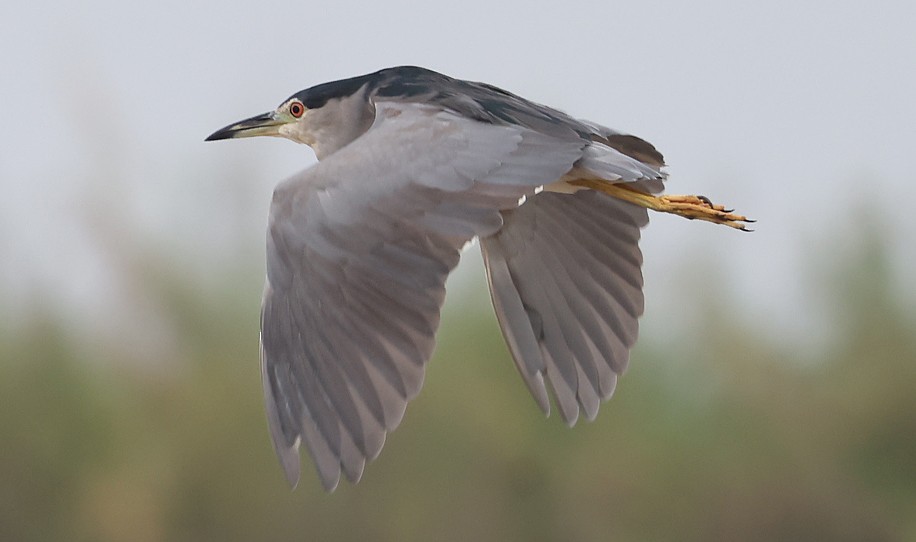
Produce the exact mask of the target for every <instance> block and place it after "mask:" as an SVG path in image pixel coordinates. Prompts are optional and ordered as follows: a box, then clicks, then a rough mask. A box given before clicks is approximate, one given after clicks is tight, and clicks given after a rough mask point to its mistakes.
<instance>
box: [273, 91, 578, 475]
mask: <svg viewBox="0 0 916 542" xmlns="http://www.w3.org/2000/svg"><path fill="white" fill-rule="evenodd" d="M376 107H377V118H376V122H375V124H374V125H373V127H372V128H371V129H370V130H369V131H368V132H366V133H365V134H363V135H362V136H361V137H360V138H358V139H357V140H355V141H354V142H353V143H351V144H350V145H347V146H345V147H344V148H342V149H340V150H339V151H337V152H336V153H334V154H333V155H330V156H328V157H327V158H326V159H324V160H323V161H321V162H320V163H318V164H317V165H315V166H314V167H312V168H310V169H309V170H307V171H305V172H303V173H302V174H300V175H298V176H296V177H294V178H292V179H290V180H288V181H286V182H284V183H283V184H281V185H280V186H278V187H277V190H276V191H275V193H274V200H273V204H272V207H271V212H270V226H269V232H268V239H267V241H268V243H267V284H266V287H265V292H264V301H263V307H262V315H261V351H262V355H261V358H262V359H261V367H262V379H263V385H264V392H265V398H266V402H267V413H268V419H269V423H270V432H271V436H272V438H273V442H274V446H275V449H276V451H277V455H278V456H279V458H280V461H281V463H282V465H283V468H284V470H285V472H286V475H287V478H288V480H289V481H290V483H291V484H293V485H295V484H296V482H297V481H298V479H299V454H298V448H299V445H300V443H301V442H304V443H305V445H306V446H307V448H308V449H309V452H310V453H311V456H312V458H313V460H314V461H315V464H316V466H317V469H318V474H319V477H320V479H321V482H322V484H323V485H324V487H325V488H326V489H328V490H331V489H333V488H334V487H336V485H337V483H338V481H339V478H340V471H341V469H342V470H343V471H344V473H345V474H346V476H347V478H349V479H350V480H351V481H357V480H358V479H359V477H360V476H361V474H362V470H363V467H364V466H365V462H366V461H368V460H371V459H373V458H375V457H376V456H377V455H378V453H379V451H380V450H381V448H382V445H383V444H384V440H385V435H386V433H387V432H388V431H390V430H392V429H394V428H395V427H397V425H398V424H399V423H400V420H401V417H402V416H403V414H404V410H405V408H406V405H407V402H408V401H409V400H410V399H412V398H413V397H414V396H415V395H416V394H417V393H418V391H419V389H420V386H421V384H422V381H423V376H424V370H425V364H426V362H427V360H428V359H429V357H430V355H431V354H432V350H433V346H434V335H435V332H436V328H437V326H438V323H439V311H440V307H441V305H442V302H443V298H444V295H445V288H444V285H445V280H446V277H447V275H448V274H449V272H450V271H451V270H452V269H453V268H454V267H455V265H456V264H457V263H458V258H459V252H460V250H461V248H462V247H463V246H464V244H465V243H466V242H468V241H469V240H471V239H472V238H473V237H475V236H481V237H485V236H489V235H492V234H493V233H495V232H496V231H498V230H499V229H500V228H501V227H502V224H503V218H502V215H501V214H500V211H504V210H507V209H512V208H515V207H517V206H518V204H519V201H520V198H522V197H524V196H533V195H534V193H535V191H536V188H537V187H539V186H541V185H545V184H548V183H550V182H553V181H555V180H556V179H558V178H559V177H561V176H562V175H564V174H565V173H566V172H567V171H569V170H570V168H572V166H573V164H574V163H575V162H576V161H577V160H579V159H580V158H581V157H582V150H583V148H584V147H585V145H586V144H587V142H586V141H583V140H582V139H579V138H577V137H570V138H568V139H558V138H556V137H552V136H547V135H544V134H540V133H538V132H535V131H532V130H530V129H527V128H524V127H520V126H497V125H492V124H486V123H482V122H476V121H473V120H470V119H466V118H462V117H461V116H459V115H456V114H454V113H450V112H448V111H443V110H442V109H441V108H436V107H429V106H424V105H421V104H416V103H397V104H393V103H389V104H386V103H377V104H376Z"/></svg>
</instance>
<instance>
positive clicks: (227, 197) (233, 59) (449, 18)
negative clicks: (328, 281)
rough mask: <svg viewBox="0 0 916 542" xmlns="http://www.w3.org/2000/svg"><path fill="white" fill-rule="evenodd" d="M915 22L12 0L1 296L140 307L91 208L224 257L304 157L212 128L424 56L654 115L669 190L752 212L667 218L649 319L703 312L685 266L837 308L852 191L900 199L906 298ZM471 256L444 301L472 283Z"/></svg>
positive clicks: (847, 4)
mask: <svg viewBox="0 0 916 542" xmlns="http://www.w3.org/2000/svg"><path fill="white" fill-rule="evenodd" d="M914 23H916V2H913V1H912V0H901V1H888V2H875V1H870V2H851V1H839V2H778V1H775V2H774V1H768V2H733V1H712V0H696V1H693V2H651V1H639V2H633V1H629V2H615V1H602V2H550V3H539V2H534V1H521V0H512V1H507V2H503V3H495V2H492V1H480V0H463V1H461V2H448V3H439V2H433V1H425V2H418V1H415V2H408V1H403V0H389V1H386V2H343V1H333V2H330V1H323V2H317V1H308V0H299V1H296V2H251V3H248V4H243V3H240V2H225V1H220V2H215V1H206V2H175V1H161V2H144V3H142V4H138V3H133V2H123V1H100V0H88V1H84V2H50V3H41V2H33V3H28V4H27V3H25V2H5V3H4V4H3V5H2V7H0V74H2V75H0V97H2V101H0V127H2V129H0V149H2V150H0V188H2V197H0V262H2V263H0V303H2V305H3V306H4V308H5V309H6V310H5V311H0V316H2V313H7V316H6V317H5V318H3V319H5V320H7V323H8V322H9V318H10V317H9V315H10V314H16V313H17V312H21V311H28V310H29V305H30V304H31V303H32V302H34V300H35V299H36V296H38V299H41V300H44V301H45V302H47V303H56V302H57V301H58V300H60V301H62V304H63V306H64V307H65V311H66V313H67V314H69V315H70V317H72V318H73V319H74V320H75V321H76V320H78V321H80V322H81V323H82V324H83V325H88V326H106V325H112V324H115V325H116V324H118V323H119V322H124V321H128V322H129V321H130V320H131V318H132V317H133V316H135V315H132V314H131V313H132V312H134V311H142V310H143V309H142V308H140V307H135V306H134V305H133V301H132V299H131V298H129V297H127V296H126V292H127V291H129V287H128V286H126V285H124V284H120V283H119V280H120V279H119V277H118V276H117V273H114V272H112V271H111V267H112V255H111V253H110V250H111V249H112V247H106V246H100V243H99V242H98V240H97V237H98V236H97V231H98V228H103V229H106V228H107V229H109V230H112V231H114V232H115V233H116V235H114V238H115V239H118V240H120V241H121V242H124V241H129V240H130V239H131V238H139V239H143V240H147V241H148V240H150V239H152V240H158V241H157V242H158V243H159V245H160V246H162V247H167V248H169V249H173V250H174V251H175V252H176V254H178V255H181V256H182V259H180V260H176V265H181V266H186V267H187V272H188V273H196V274H200V275H201V276H206V275H207V274H208V273H210V274H212V273H220V272H223V271H225V272H231V270H228V271H227V270H225V269H223V268H222V267H221V262H230V263H232V265H235V263H236V260H235V259H234V256H236V255H237V254H235V251H237V250H239V246H240V243H241V247H242V249H241V250H242V252H245V253H250V255H251V257H252V258H255V259H258V258H263V256H262V255H263V237H264V228H265V223H266V213H267V206H268V202H269V200H270V195H271V190H272V188H273V186H274V184H276V183H277V182H278V181H279V180H281V179H282V178H284V177H286V176H288V175H290V174H292V173H294V172H296V171H297V170H299V169H302V168H303V167H305V166H307V165H309V164H311V163H313V161H314V157H313V155H312V154H311V151H310V150H309V149H307V148H305V147H297V146H296V145H293V144H292V143H289V142H285V141H280V140H273V139H268V140H262V141H258V140H248V141H244V142H223V143H218V144H216V143H204V142H203V139H204V137H206V136H207V135H208V134H209V133H211V132H212V131H214V130H215V129H217V128H220V127H222V126H224V125H226V124H228V123H229V122H232V121H235V120H239V119H242V118H245V117H248V116H250V115H253V114H257V113H261V112H264V111H267V110H269V109H272V108H273V107H275V106H276V105H277V104H278V103H280V101H282V100H283V99H285V98H286V97H288V96H289V95H290V94H292V93H294V92H296V91H298V90H300V89H302V88H306V87H309V86H312V85H314V84H318V83H321V82H325V81H328V80H332V79H339V78H344V77H349V76H353V75H359V74H362V73H366V72H370V71H375V70H377V69H379V68H383V67H387V66H392V65H398V64H417V65H422V66H426V67H429V68H432V69H435V70H438V71H442V72H444V73H447V74H449V75H453V76H456V77H462V78H467V79H474V80H479V81H486V82H490V83H493V84H496V85H498V86H501V87H504V88H506V89H508V90H510V91H513V92H515V93H518V94H521V95H523V96H525V97H527V98H530V99H533V100H535V101H539V102H542V103H546V104H549V105H552V106H555V107H558V108H561V109H563V110H565V111H567V112H569V113H571V114H573V115H575V116H578V117H583V118H588V119H591V120H594V121H596V122H599V123H601V124H606V125H608V126H611V127H614V128H617V129H621V130H625V131H628V132H631V133H634V134H636V135H639V136H641V137H644V138H646V139H648V140H649V141H651V142H653V143H654V144H655V145H656V146H657V147H658V148H659V149H660V150H661V151H662V152H663V153H664V154H665V157H666V159H667V162H668V163H669V164H670V167H669V172H670V174H671V177H670V181H669V185H668V186H669V191H671V192H673V193H698V194H704V195H707V196H709V197H711V198H712V199H713V200H715V201H718V202H721V203H727V204H729V205H732V206H734V207H736V208H737V209H738V210H739V211H742V212H744V213H746V214H747V215H748V216H751V217H753V218H757V219H758V220H759V224H758V225H757V231H756V232H755V233H753V234H743V233H740V232H735V231H731V230H729V229H727V228H723V227H717V226H713V225H711V224H705V223H696V222H688V221H685V220H683V219H680V218H677V217H669V216H655V217H654V219H653V223H652V224H651V225H650V227H649V228H648V229H647V230H646V231H645V232H644V234H643V238H644V242H643V252H644V257H645V266H644V273H645V276H646V284H647V290H646V292H647V313H646V316H645V318H644V321H643V322H644V327H643V333H644V334H646V333H653V334H660V333H663V332H664V331H665V330H667V329H670V328H671V327H672V326H675V327H676V326H677V325H679V323H680V322H685V321H689V320H690V318H691V317H692V316H693V311H692V310H691V308H690V307H688V306H684V305H683V304H680V303H678V301H679V300H681V299H683V297H682V296H681V294H679V293H678V288H681V287H684V286H685V285H687V284H693V282H691V281H695V280H696V279H697V277H696V275H697V274H698V273H699V274H700V278H701V279H703V278H706V279H707V280H708V281H709V282H712V283H714V284H715V285H716V286H717V287H718V288H719V289H720V291H721V292H722V296H723V297H725V296H727V297H730V298H731V299H732V300H733V303H735V304H738V305H741V306H743V307H745V312H744V314H745V315H746V318H747V319H748V321H759V322H760V323H761V325H762V326H763V327H765V328H766V329H768V330H769V331H770V332H772V333H774V334H776V335H780V336H785V338H786V340H790V341H800V342H804V341H805V340H806V339H805V335H806V333H808V331H810V330H811V329H816V328H817V325H818V324H817V323H818V318H819V316H818V311H819V310H821V311H822V310H824V309H823V307H820V308H818V307H817V303H816V296H814V295H812V294H811V293H810V292H811V290H812V289H816V286H817V285H816V284H813V282H812V281H813V279H812V276H813V275H814V274H815V271H814V270H812V269H809V268H806V266H810V259H808V260H804V261H803V260H802V259H801V257H802V256H804V253H805V251H810V250H816V251H817V253H818V254H819V255H823V256H825V258H824V262H825V265H827V264H829V262H830V258H829V255H830V254H831V253H833V252H835V251H838V252H842V251H843V250H844V248H845V245H846V244H847V243H848V240H849V239H850V238H854V237H855V235H856V230H857V229H858V228H859V227H860V224H859V222H857V220H859V219H861V217H862V215H861V214H859V213H858V212H856V211H854V210H853V206H855V205H862V206H864V207H865V208H870V209H872V210H882V209H883V210H885V212H886V213H887V214H886V216H884V217H883V219H882V221H879V226H880V227H881V228H883V231H884V234H885V235H886V236H887V238H888V239H889V240H890V242H891V244H892V247H893V256H894V261H895V270H896V273H897V274H898V276H899V277H900V279H901V282H902V283H904V286H905V287H906V288H907V289H906V291H904V292H901V295H902V296H906V298H907V299H910V300H914V299H916V278H913V276H912V275H913V274H914V272H913V271H912V270H913V269H916V242H914V241H913V239H912V237H913V234H914V231H916V218H914V216H916V213H914V212H913V210H912V208H913V205H912V204H913V202H914V201H916V174H914V171H913V168H912V166H911V157H912V156H913V154H914V152H916V28H914V27H916V24H914ZM226 188H231V189H232V192H229V193H228V194H227V192H226V191H225V190H224V189H226ZM98 217H102V218H98ZM94 230H95V231H94ZM236 236H239V239H240V240H239V241H230V239H233V238H235V237H236ZM121 248H129V247H121ZM472 253H473V254H475V257H474V258H467V260H469V261H470V265H469V264H468V263H467V262H466V263H465V264H464V265H463V267H462V268H461V276H460V277H457V278H458V280H453V281H452V282H451V283H450V292H451V294H452V295H451V298H452V299H453V300H454V299H455V298H456V297H458V296H455V292H456V291H460V290H461V289H462V288H467V287H482V282H481V279H480V277H482V271H481V270H480V266H479V258H477V257H476V250H475V251H472ZM690 260H696V262H697V263H696V264H695V265H694V264H691V266H690V268H691V269H690V271H689V272H687V273H686V275H688V276H687V277H685V273H684V272H682V271H680V269H681V268H680V266H681V265H682V264H683V263H684V262H687V261H690ZM262 265H263V264H262ZM707 271H713V272H711V273H708V276H706V277H704V276H703V275H704V274H705V273H706V272H707ZM261 287H262V285H261V283H253V284H251V285H250V288H251V289H252V291H253V292H256V293H257V294H258V295H259V293H260V290H261ZM453 302H454V301H453ZM257 310H258V309H257V306H253V307H252V313H253V317H252V321H253V322H256V321H257V319H256V313H257ZM7 323H4V324H3V325H7ZM13 325H14V324H13Z"/></svg>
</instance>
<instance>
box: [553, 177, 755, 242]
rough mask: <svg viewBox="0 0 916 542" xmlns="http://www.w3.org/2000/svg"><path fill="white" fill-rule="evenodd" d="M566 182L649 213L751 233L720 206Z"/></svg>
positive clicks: (616, 187) (606, 184)
mask: <svg viewBox="0 0 916 542" xmlns="http://www.w3.org/2000/svg"><path fill="white" fill-rule="evenodd" d="M568 182H569V184H572V185H575V186H583V187H586V188H591V189H592V190H598V191H599V192H604V193H605V194H608V195H609V196H613V197H615V198H617V199H621V200H623V201H626V202H629V203H632V204H634V205H639V206H640V207H645V208H646V209H652V210H653V211H659V212H661V213H671V214H675V215H679V216H682V217H684V218H689V219H691V220H693V219H697V220H705V221H707V222H712V223H713V224H722V225H725V226H728V227H730V228H735V229H737V230H742V231H753V230H749V229H748V228H747V224H748V223H751V222H754V221H753V220H750V219H748V218H747V217H745V216H743V215H737V214H733V213H732V210H731V209H726V208H725V206H724V205H715V204H713V203H712V202H711V201H709V199H707V198H705V197H702V196H674V195H671V196H667V195H665V196H654V195H652V194H646V193H645V192H640V191H639V190H635V189H633V188H630V187H629V186H627V185H626V184H624V183H621V184H614V183H612V182H608V181H604V180H598V179H576V180H573V181H568Z"/></svg>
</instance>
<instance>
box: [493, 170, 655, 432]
mask: <svg viewBox="0 0 916 542" xmlns="http://www.w3.org/2000/svg"><path fill="white" fill-rule="evenodd" d="M652 182H653V183H654V182H658V181H652ZM637 185H638V183H637ZM503 218H504V221H505V224H504V226H503V227H502V229H500V231H499V232H497V233H496V234H494V235H492V236H490V237H487V238H481V240H480V246H481V249H482V251H483V255H484V261H485V263H486V267H487V278H488V280H489V283H490V294H491V296H492V298H493V306H494V308H495V309H496V315H497V318H498V320H499V323H500V327H501V328H502V330H503V334H504V335H505V337H506V342H507V343H508V345H509V350H510V351H511V352H512V357H513V358H514V359H515V363H516V366H517V367H518V370H519V372H520V373H521V375H522V378H524V380H525V383H526V384H527V385H528V389H529V390H530V391H531V393H532V395H534V398H535V400H536V401H537V403H538V405H539V406H540V407H541V409H542V410H543V411H544V412H545V413H547V412H549V411H550V403H549V400H548V397H547V389H546V387H545V380H544V377H545V376H546V377H547V381H549V383H550V385H551V388H552V389H553V391H554V397H555V399H556V402H557V406H558V407H559V410H560V415H561V416H562V417H563V420H564V421H566V423H568V424H569V425H572V424H574V423H575V422H576V420H577V419H578V416H579V408H580V406H581V408H582V409H583V410H584V411H585V416H586V417H587V418H588V419H594V417H595V415H596V414H597V412H598V406H599V404H600V402H601V401H602V400H606V399H608V398H609V397H610V396H611V394H612V393H613V391H614V386H615V384H616V382H617V376H618V375H620V374H621V373H622V372H623V371H624V369H625V368H626V366H627V361H628V358H629V351H630V348H632V346H633V345H634V344H635V343H636V335H637V331H638V321H637V319H638V318H639V316H640V315H641V314H642V312H643V293H642V285H643V281H642V270H641V265H642V253H641V252H640V250H639V236H640V232H639V229H640V228H641V227H642V226H644V225H645V224H646V223H647V222H648V216H647V212H646V210H645V209H643V208H641V207H637V206H635V205H631V204H629V203H625V202H623V201H620V200H616V199H614V198H611V197H609V196H607V195H605V194H602V193H599V192H594V191H590V190H589V191H580V192H576V193H575V194H552V193H543V194H540V195H538V196H536V197H534V198H531V200H530V201H528V202H527V203H526V204H525V205H523V206H521V207H519V208H517V209H514V210H508V211H505V212H503Z"/></svg>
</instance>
